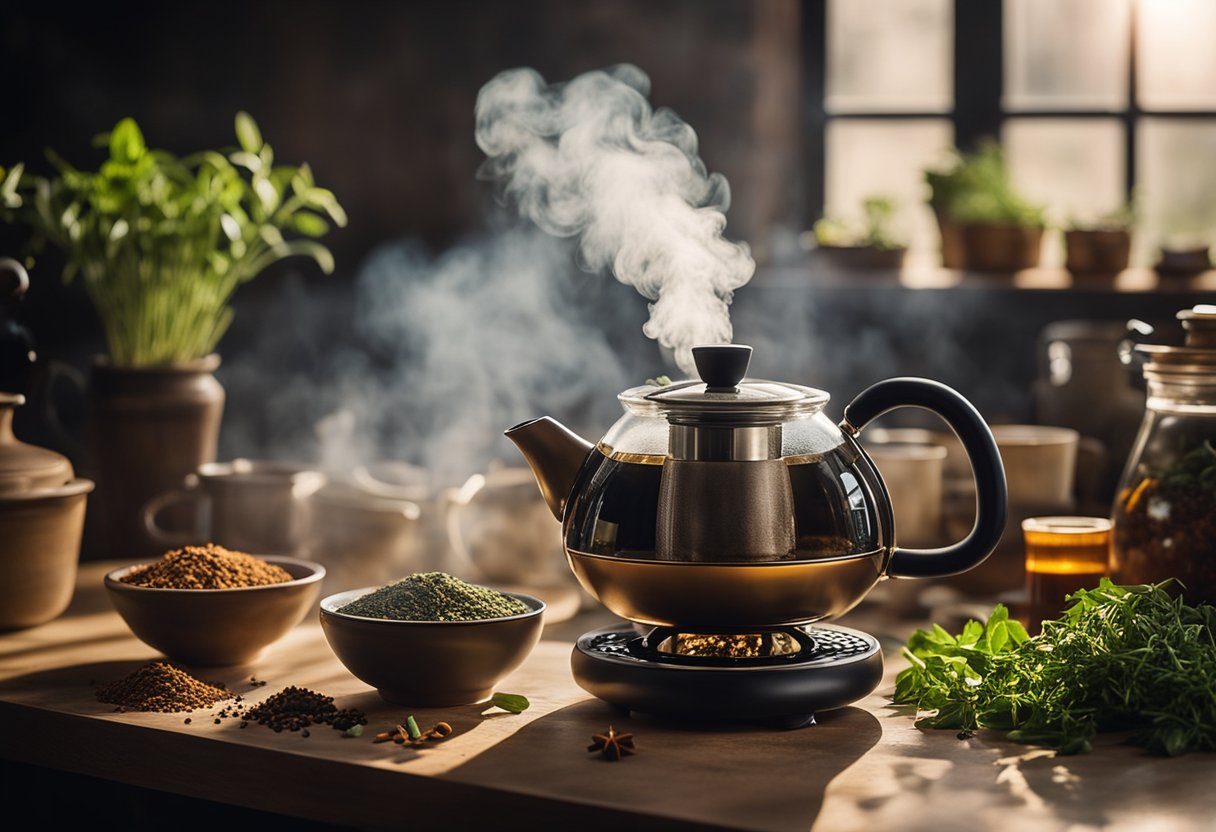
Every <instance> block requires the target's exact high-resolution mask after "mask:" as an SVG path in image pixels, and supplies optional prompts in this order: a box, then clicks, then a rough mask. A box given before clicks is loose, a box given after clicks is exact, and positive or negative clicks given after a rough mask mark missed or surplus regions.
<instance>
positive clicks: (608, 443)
mask: <svg viewBox="0 0 1216 832" xmlns="http://www.w3.org/2000/svg"><path fill="white" fill-rule="evenodd" d="M693 356H694V358H695V360H696V365H697V370H698V373H699V374H700V377H701V378H700V380H699V381H697V380H693V381H682V382H676V383H673V384H669V385H663V386H655V385H647V386H642V387H635V388H632V389H629V390H626V391H625V392H623V393H621V394H620V395H619V396H618V398H619V399H620V402H621V404H622V405H623V407H624V409H625V415H624V416H622V417H621V418H620V420H618V421H617V422H616V424H614V425H613V426H612V428H611V429H610V430H609V431H608V433H607V434H605V435H604V437H603V438H602V439H601V440H600V441H599V442H598V443H597V444H595V445H592V444H591V443H589V442H587V441H585V440H583V439H582V438H580V437H578V436H576V435H575V434H573V433H571V432H570V431H569V430H567V429H566V428H564V427H563V426H561V425H560V424H558V423H557V422H555V421H554V420H552V419H549V418H542V419H535V420H532V421H528V422H524V423H522V424H519V425H516V426H515V427H513V428H511V429H510V430H508V431H507V432H506V435H507V437H509V438H510V439H511V440H512V441H514V442H515V443H516V445H518V446H519V448H520V450H521V451H522V452H523V454H524V456H525V457H526V458H527V461H528V463H529V465H531V467H532V470H533V473H534V474H535V475H536V479H537V482H538V484H539V485H540V488H541V492H542V493H543V494H544V496H545V500H546V502H547V503H548V505H549V508H550V509H551V510H552V512H553V514H554V516H556V517H557V518H558V520H560V521H561V523H562V534H563V541H564V544H565V549H566V555H567V559H568V561H569V563H570V566H571V568H572V570H573V571H574V574H575V575H576V576H577V577H578V579H579V582H580V583H581V584H582V585H583V587H584V588H585V589H586V590H587V591H588V592H590V593H591V594H592V595H593V596H595V597H596V598H598V599H599V600H600V601H601V602H602V603H603V604H604V605H605V606H607V607H608V608H609V609H610V610H612V611H613V612H615V613H617V614H618V615H621V616H623V617H624V618H628V619H630V620H633V621H636V622H639V623H643V624H652V625H666V626H674V625H697V626H700V627H720V628H737V627H744V626H747V627H752V626H761V627H770V626H784V625H790V624H801V623H807V622H811V621H817V620H821V619H826V618H832V617H835V616H838V615H841V614H843V613H844V612H846V611H848V610H849V609H850V608H852V607H853V606H854V605H855V604H857V603H858V602H859V601H860V600H861V599H862V598H863V597H864V596H865V594H866V593H867V592H869V590H870V589H871V588H872V587H873V586H874V584H875V583H876V582H877V581H878V580H879V579H880V578H882V577H896V578H915V577H935V576H945V575H953V574H957V573H959V572H963V571H965V570H967V569H970V568H971V567H973V566H976V565H977V564H979V563H980V562H981V561H983V560H984V558H986V557H987V556H988V554H989V553H990V552H991V551H992V549H993V548H994V547H995V546H996V544H997V542H998V541H999V540H1000V537H1001V534H1002V532H1003V530H1004V525H1005V511H1006V491H1005V473H1004V468H1003V467H1002V465H1001V459H1000V455H999V453H998V452H997V448H996V444H995V442H994V441H993V438H992V434H991V432H990V431H989V430H988V426H987V425H986V424H985V423H984V421H983V419H982V418H981V417H980V415H979V413H978V412H976V410H975V408H974V407H972V406H971V404H970V403H969V402H967V400H966V399H964V398H963V397H962V396H960V395H959V394H958V393H956V392H955V391H954V390H952V389H950V388H949V387H946V386H945V385H943V384H939V383H937V382H934V381H929V380H927V379H916V378H896V379H889V380H887V381H883V382H879V383H878V384H875V385H873V386H872V387H870V388H869V389H867V390H865V391H864V392H863V393H861V394H860V395H859V396H858V397H857V398H856V399H854V400H853V401H852V402H851V403H850V404H849V405H848V406H847V407H846V408H845V412H844V420H843V421H842V422H841V423H840V424H839V425H837V424H835V423H833V422H832V421H831V420H830V419H828V418H827V416H826V415H824V413H823V409H824V406H825V405H826V404H827V403H828V399H829V396H828V394H827V393H825V392H824V391H822V390H816V389H813V388H810V387H803V386H800V385H796V384H786V383H779V382H773V381H763V380H757V379H747V378H744V376H745V375H746V372H747V366H748V363H749V362H750V359H751V348H750V347H746V346H742V345H720V346H702V347H695V348H693ZM901 406H919V407H924V408H927V409H929V410H931V411H934V412H936V413H937V414H939V415H940V416H941V417H942V418H943V419H945V420H946V422H947V423H948V424H949V425H950V426H951V427H952V428H953V429H954V431H955V433H957V434H958V436H959V439H960V440H961V441H962V444H963V446H964V448H965V449H966V451H967V454H968V456H969V458H970V460H971V466H972V470H973V472H974V476H975V481H976V495H977V512H976V520H975V525H974V527H973V528H972V530H971V533H970V534H969V535H968V536H967V537H966V538H965V539H963V540H962V541H960V542H959V543H956V544H954V545H953V546H948V547H945V548H942V549H931V550H914V549H902V548H899V547H898V546H897V545H896V530H895V528H894V522H893V519H892V510H891V504H890V499H889V497H888V495H887V490H886V488H885V486H884V485H883V482H882V478H881V477H880V476H879V474H878V471H877V470H876V468H875V467H874V465H873V463H872V462H871V461H870V459H869V457H868V456H867V455H866V453H865V451H863V450H862V448H861V446H860V445H859V444H858V442H857V437H858V435H859V434H860V432H861V430H862V428H864V427H865V426H866V425H867V424H868V423H869V422H870V421H871V420H873V419H875V418H877V417H878V416H880V415H882V414H883V413H885V412H887V411H888V410H891V409H893V408H896V407H901Z"/></svg>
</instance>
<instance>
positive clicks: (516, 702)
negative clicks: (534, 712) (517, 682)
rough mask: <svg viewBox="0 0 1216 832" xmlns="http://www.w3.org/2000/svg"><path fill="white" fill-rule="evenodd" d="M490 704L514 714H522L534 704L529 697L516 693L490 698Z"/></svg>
mask: <svg viewBox="0 0 1216 832" xmlns="http://www.w3.org/2000/svg"><path fill="white" fill-rule="evenodd" d="M490 703H491V704H492V705H494V706H495V707H498V708H502V709H503V710H504V711H509V712H510V713H513V714H522V713H523V712H524V711H526V710H528V706H529V705H531V704H532V703H531V702H529V701H528V697H526V696H520V695H519V694H516V693H496V694H494V695H493V696H491V697H490Z"/></svg>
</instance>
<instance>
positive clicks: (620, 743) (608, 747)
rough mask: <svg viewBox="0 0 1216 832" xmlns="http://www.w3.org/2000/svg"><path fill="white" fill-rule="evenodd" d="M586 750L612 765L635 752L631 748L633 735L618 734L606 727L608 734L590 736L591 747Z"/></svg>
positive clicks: (613, 729) (635, 750)
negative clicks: (595, 753) (596, 752)
mask: <svg viewBox="0 0 1216 832" xmlns="http://www.w3.org/2000/svg"><path fill="white" fill-rule="evenodd" d="M587 750H588V751H598V752H600V754H601V755H603V757H604V759H606V760H611V761H612V762H614V763H616V762H620V760H621V758H622V757H626V756H628V755H630V754H634V753H636V752H637V749H635V748H634V747H633V734H618V733H617V732H616V729H615V728H613V727H612V726H611V725H609V726H608V733H606V734H593V735H592V736H591V745H589V746H587Z"/></svg>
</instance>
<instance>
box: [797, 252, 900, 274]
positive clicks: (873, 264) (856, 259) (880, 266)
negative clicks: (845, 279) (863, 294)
mask: <svg viewBox="0 0 1216 832" xmlns="http://www.w3.org/2000/svg"><path fill="white" fill-rule="evenodd" d="M815 252H816V253H817V254H818V255H819V257H821V258H822V259H823V261H824V262H826V263H830V264H831V265H832V266H833V267H834V268H839V269H849V270H856V271H899V270H900V269H902V268H903V265H904V258H905V257H906V256H907V254H908V250H907V249H906V248H878V247H877V246H819V247H818V248H816V249H815Z"/></svg>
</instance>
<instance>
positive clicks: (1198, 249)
mask: <svg viewBox="0 0 1216 832" xmlns="http://www.w3.org/2000/svg"><path fill="white" fill-rule="evenodd" d="M1159 254H1160V257H1159V259H1158V260H1157V264H1156V265H1155V266H1153V268H1154V269H1155V270H1156V271H1157V273H1158V274H1164V275H1172V276H1173V275H1177V276H1180V277H1190V276H1191V275H1193V274H1199V273H1200V272H1202V271H1207V270H1208V269H1210V268H1211V267H1212V259H1211V255H1210V253H1209V248H1208V246H1195V247H1194V248H1166V247H1165V246H1162V247H1161V249H1160V252H1159Z"/></svg>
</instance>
